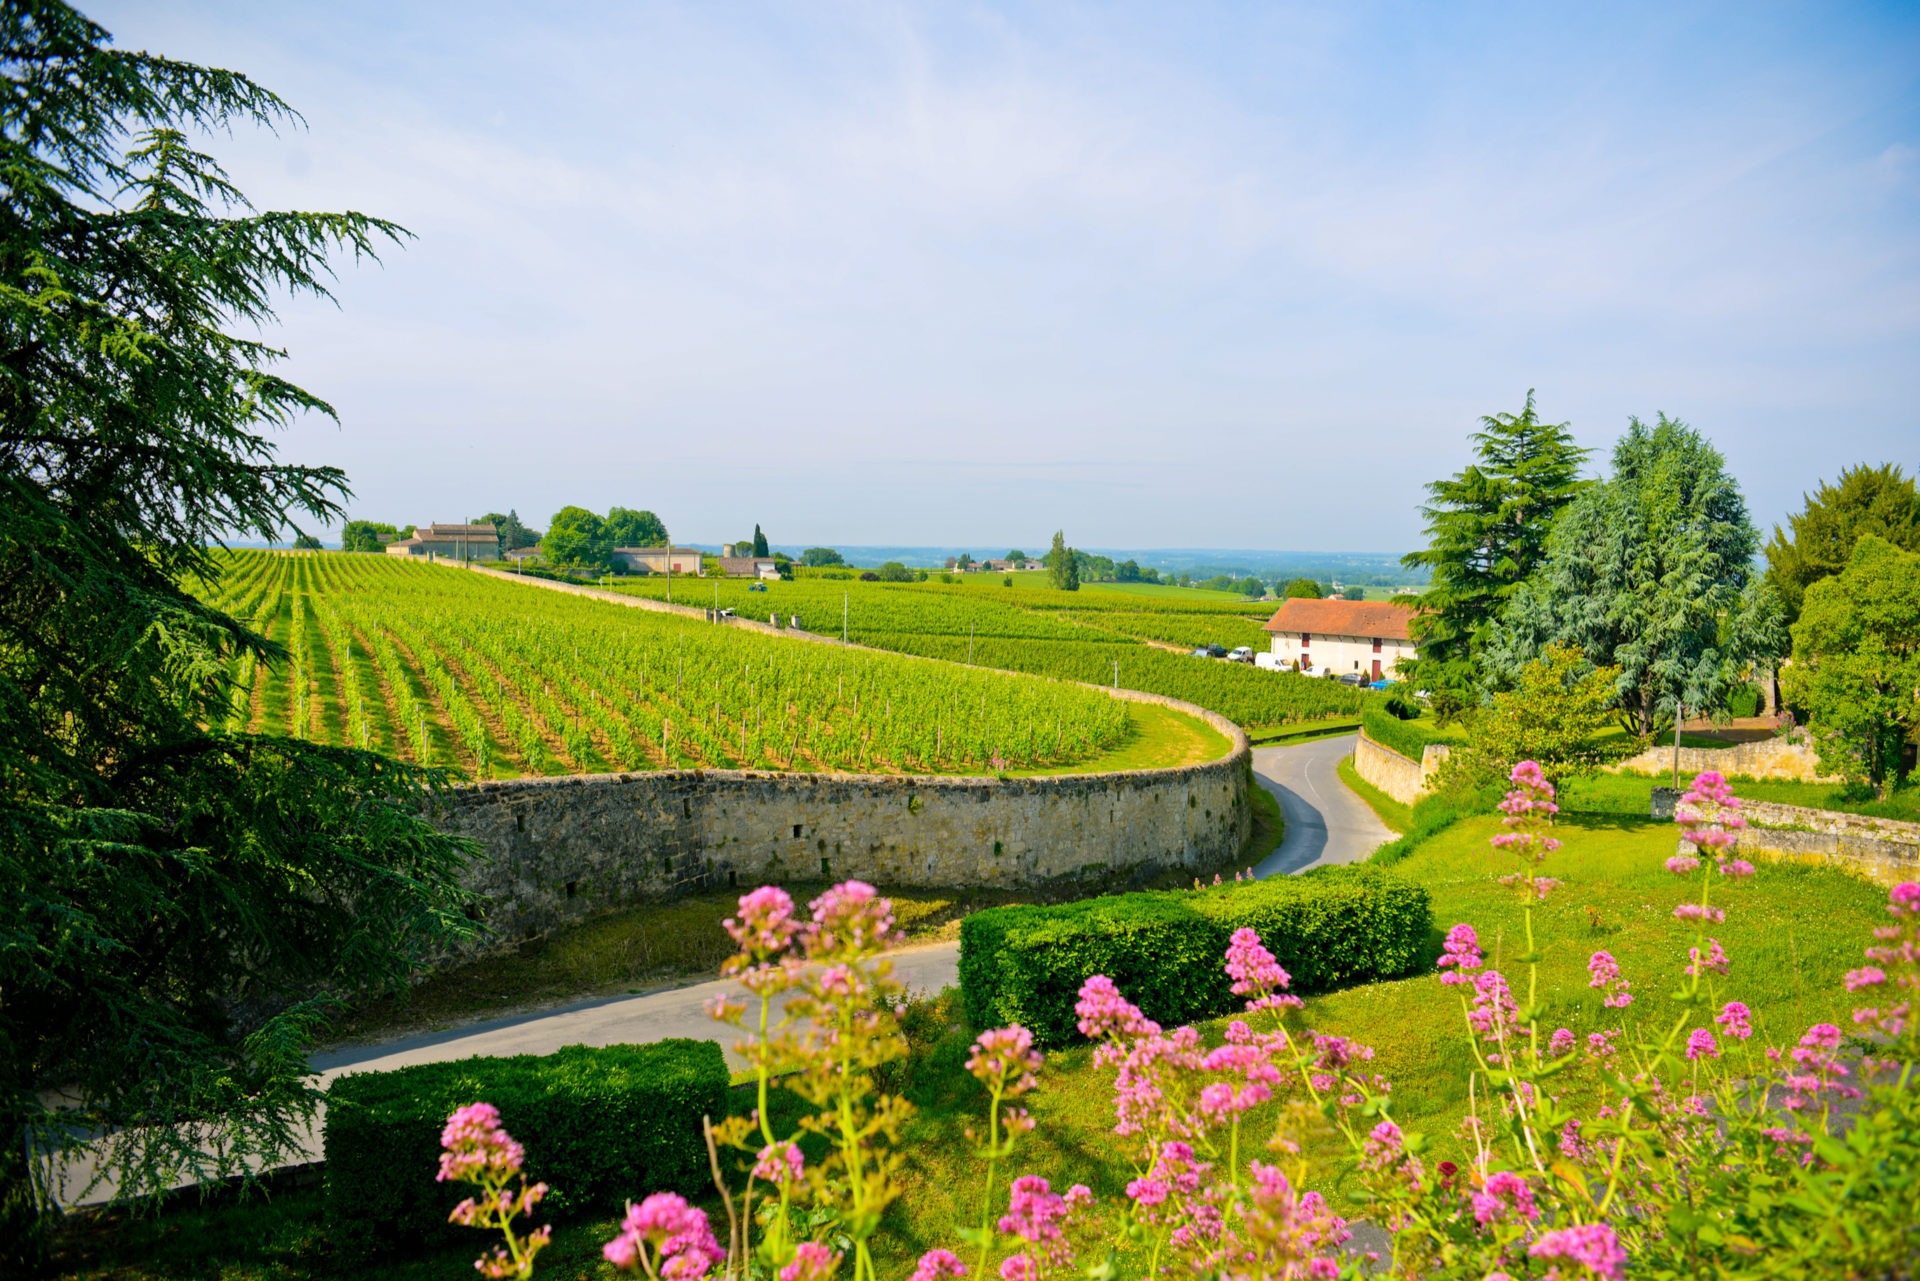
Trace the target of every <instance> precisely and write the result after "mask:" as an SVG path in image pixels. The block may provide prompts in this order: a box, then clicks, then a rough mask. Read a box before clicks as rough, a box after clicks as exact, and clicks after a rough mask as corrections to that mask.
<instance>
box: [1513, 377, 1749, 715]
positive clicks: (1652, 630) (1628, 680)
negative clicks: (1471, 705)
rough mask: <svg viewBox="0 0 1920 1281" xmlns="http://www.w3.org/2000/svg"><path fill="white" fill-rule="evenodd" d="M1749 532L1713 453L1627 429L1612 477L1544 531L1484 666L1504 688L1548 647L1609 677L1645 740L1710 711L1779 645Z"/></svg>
mask: <svg viewBox="0 0 1920 1281" xmlns="http://www.w3.org/2000/svg"><path fill="white" fill-rule="evenodd" d="M1759 541H1760V539H1759V534H1758V533H1757V532H1756V531H1755V530H1754V527H1753V522H1752V521H1751V520H1749V519H1748V517H1747V504H1746V500H1745V498H1743V497H1742V496H1741V494H1740V486H1739V484H1738V482H1736V481H1735V480H1734V478H1733V477H1732V476H1730V475H1728V474H1727V470H1726V463H1725V460H1723V459H1722V458H1721V457H1720V453H1719V451H1718V450H1716V449H1714V448H1713V446H1712V445H1710V444H1708V443H1707V441H1706V440H1705V439H1704V438H1702V437H1701V435H1700V434H1699V433H1698V432H1696V431H1694V430H1693V429H1692V428H1691V427H1688V426H1687V425H1686V424H1685V423H1683V422H1679V421H1676V420H1674V419H1670V418H1668V417H1667V416H1666V415H1665V414H1661V415H1660V416H1659V418H1658V419H1657V420H1656V421H1655V422H1654V424H1653V425H1652V426H1648V425H1647V424H1645V423H1642V422H1641V421H1640V420H1639V419H1637V418H1634V419H1629V420H1628V429H1627V434H1626V435H1625V436H1623V437H1621V439H1620V442H1619V444H1618V445H1617V446H1615V448H1614V451H1613V475H1612V476H1611V477H1610V478H1608V479H1607V480H1606V481H1603V482H1601V483H1599V484H1595V485H1589V486H1587V487H1586V488H1585V489H1584V490H1583V491H1582V492H1581V493H1580V494H1579V496H1578V497H1576V498H1575V499H1574V501H1573V502H1572V504H1571V505H1569V506H1568V507H1567V509H1566V510H1565V511H1564V512H1563V513H1562V514H1561V515H1560V518H1559V519H1558V520H1557V521H1555V523H1554V527H1553V532H1552V535H1551V536H1550V537H1549V538H1548V540H1547V559H1546V563H1545V564H1544V565H1542V566H1541V567H1540V570H1539V572H1538V573H1537V574H1536V575H1535V576H1534V578H1533V579H1531V580H1530V581H1528V582H1526V583H1525V584H1523V585H1522V586H1521V588H1520V590H1519V591H1518V592H1517V593H1516V594H1515V595H1514V597H1513V599H1512V600H1511V602H1510V603H1509V604H1508V606H1507V609H1506V611H1505V612H1504V613H1503V615H1502V616H1501V619H1500V622H1499V624H1498V626H1497V627H1496V628H1494V629H1492V631H1491V632H1490V634H1489V637H1488V640H1487V643H1486V645H1485V648H1484V654H1483V657H1484V660H1485V663H1486V666H1487V669H1488V674H1489V677H1490V679H1491V680H1492V681H1493V682H1494V683H1495V684H1502V685H1511V684H1512V683H1513V682H1515V681H1516V680H1518V678H1519V676H1520V673H1521V672H1522V671H1523V670H1524V669H1525V668H1526V667H1527V665H1528V664H1530V663H1532V662H1533V661H1534V660H1535V659H1536V658H1538V657H1540V656H1541V655H1542V654H1543V653H1544V652H1545V650H1546V648H1547V647H1548V646H1549V645H1563V646H1570V647H1573V648H1575V649H1578V650H1579V651H1580V652H1581V653H1582V654H1584V655H1585V657H1586V660H1587V661H1588V662H1589V663H1591V664H1593V665H1594V666H1596V667H1614V668H1618V669H1619V674H1618V676H1617V677H1616V678H1615V681H1614V687H1615V692H1616V696H1617V698H1618V705H1619V708H1620V710H1621V711H1622V712H1623V713H1625V715H1626V718H1627V723H1628V724H1629V726H1630V727H1631V728H1632V729H1634V730H1635V731H1637V732H1638V733H1640V734H1643V735H1644V734H1651V733H1653V732H1654V730H1655V729H1656V728H1657V727H1658V725H1659V723H1660V721H1661V719H1662V718H1663V717H1667V716H1670V715H1671V714H1672V713H1673V710H1674V708H1675V706H1676V705H1681V704H1683V705H1684V706H1686V707H1688V708H1696V709H1700V708H1709V707H1716V706H1718V705H1719V704H1720V701H1721V700H1722V699H1723V698H1724V697H1725V695H1726V693H1727V691H1728V689H1729V688H1731V686H1732V685H1733V684H1734V683H1735V682H1736V681H1737V680H1738V679H1739V678H1740V677H1741V676H1742V675H1743V674H1744V673H1745V671H1746V669H1747V668H1748V667H1749V666H1750V665H1751V664H1752V663H1753V662H1754V661H1756V660H1761V659H1767V658H1772V657H1776V656H1777V655H1778V654H1779V653H1780V651H1781V648H1782V646H1783V643H1784V639H1785V635H1784V631H1783V629H1782V626H1781V622H1780V610H1779V605H1778V603H1777V602H1776V601H1775V600H1774V598H1773V593H1772V592H1771V591H1769V590H1768V589H1767V588H1766V585H1765V584H1764V583H1763V582H1762V581H1761V580H1760V578H1759V577H1758V576H1757V575H1756V574H1754V573H1753V571H1752V561H1753V556H1754V552H1755V551H1756V550H1757V548H1758V546H1759Z"/></svg>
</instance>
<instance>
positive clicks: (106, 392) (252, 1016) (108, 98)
mask: <svg viewBox="0 0 1920 1281" xmlns="http://www.w3.org/2000/svg"><path fill="white" fill-rule="evenodd" d="M0 40H3V42H4V47H5V49H6V51H7V52H6V58H5V61H4V64H3V65H0V76H4V78H5V93H6V103H7V106H6V127H5V128H4V129H0V170H3V171H4V172H5V174H6V179H5V184H6V189H7V197H6V203H5V215H4V216H3V217H0V368H4V370H5V377H4V379H0V505H4V515H3V516H0V565H4V566H6V571H5V573H4V574H0V940H4V942H3V943H0V1274H6V1275H19V1274H21V1273H22V1272H25V1271H26V1270H28V1269H29V1268H31V1267H32V1266H34V1264H35V1259H36V1256H37V1255H38V1254H39V1252H40V1250H41V1248H42V1246H43V1245H44V1242H45V1239H46V1238H45V1228H46V1225H47V1223H48V1222H49V1219H48V1217H47V1216H48V1214H49V1212H50V1207H49V1206H48V1205H47V1202H46V1200H45V1196H46V1193H47V1188H48V1186H49V1185H48V1184H47V1182H46V1181H45V1179H46V1175H47V1168H46V1166H47V1163H49V1162H51V1161H52V1160H53V1159H55V1158H56V1157H57V1156H58V1155H59V1154H60V1153H62V1152H64V1151H66V1150H68V1149H69V1148H70V1147H71V1145H74V1144H76V1143H78V1142H80V1141H81V1140H82V1139H83V1138H84V1137H86V1136H99V1137H98V1139H97V1143H98V1145H99V1146H98V1147H97V1148H96V1149H95V1151H96V1153H97V1155H98V1156H99V1157H100V1159H101V1160H102V1161H103V1162H104V1172H105V1174H106V1177H108V1178H109V1179H110V1180H111V1181H112V1182H113V1183H114V1184H116V1185H117V1186H118V1188H119V1189H120V1190H121V1191H122V1192H124V1193H125V1194H128V1195H140V1194H147V1193H156V1192H158V1191H160V1190H161V1189H162V1188H164V1187H166V1186H167V1185H168V1184H169V1183H170V1182H172V1181H174V1180H176V1179H181V1180H188V1181H201V1180H205V1179H208V1178H212V1177H218V1176H221V1175H227V1174H244V1173H245V1171H246V1170H247V1169H248V1168H249V1162H269V1163H271V1162H273V1161H274V1160H275V1159H276V1158H279V1159H284V1158H285V1157H286V1156H288V1155H289V1154H291V1153H293V1152H295V1151H297V1150H298V1148H297V1146H296V1145H297V1143H298V1142H299V1140H300V1139H301V1137H303V1134H304V1128H305V1126H304V1122H305V1121H306V1120H307V1119H308V1118H310V1117H311V1115H312V1109H313V1106H314V1104H315V1102H316V1099H317V1094H316V1092H315V1091H314V1089H313V1087H312V1085H311V1082H310V1081H309V1079H308V1075H307V1060H306V1050H307V1047H308V1045H309V1043H310V1042H311V1040H312V1038H313V1036H314V1034H315V1032H316V1030H317V1029H318V1028H320V1027H321V1026H322V1025H323V1023H324V1021H325V1019H326V1017H327V1015H328V1013H329V1011H330V1010H331V1009H332V1008H334V1002H335V1000H336V998H337V996H338V995H340V994H350V993H353V992H356V991H359V990H362V989H364V988H366V987H367V986H368V985H370V984H376V983H397V982H398V981H400V980H401V979H402V978H403V977H404V976H405V975H406V973H407V972H408V971H409V969H410V967H411V966H412V965H413V964H415V963H416V962H417V961H418V960H420V959H421V958H423V957H424V956H426V955H429V954H431V953H433V952H435V951H437V950H440V949H444V948H446V947H448V946H451V945H452V944H454V943H455V942H456V941H457V940H458V939H460V938H461V937H464V936H465V935H467V934H469V933H470V932H471V927H470V926H469V925H468V924H467V923H466V921H465V918H464V915H463V909H464V907H465V906H466V899H465V897H464V895H463V894H462V893H461V892H460V891H459V890H458V889H457V882H458V878H459V875H460V872H461V868H462V866H463V865H464V863H465V860H466V859H467V857H469V850H470V847H468V846H466V845H464V844H463V843H460V842H457V841H454V840H452V839H450V838H447V837H444V836H442V835H440V834H438V833H436V832H435V831H434V830H433V829H432V827H431V826H429V825H428V824H427V823H426V822H425V821H424V820H423V819H422V817H421V813H422V811H423V809H424V808H425V802H426V801H427V800H428V799H429V797H430V787H431V785H432V784H433V783H434V782H435V781H436V777H437V776H434V775H431V774H428V773H426V772H423V771H419V770H415V769H412V768H410V767H408V766H404V765H401V764H399V763H397V762H394V761H390V760H386V759H383V758H381V757H379V756H376V755H372V754H370V753H364V752H357V751H349V750H345V749H339V748H330V747H321V746H318V745H315V744H311V743H306V742H301V741H299V740H295V739H290V738H282V737H269V736H254V735H247V734H237V733H229V732H227V731H225V730H223V729H219V728H209V727H218V726H221V725H223V724H224V723H225V721H226V719H227V713H228V710H229V703H230V700H231V698H232V695H233V691H232V688H231V686H230V684H229V682H228V677H227V673H228V671H229V670H230V668H231V665H232V664H233V662H234V661H235V660H236V658H237V657H238V656H239V655H241V654H244V653H251V654H253V655H254V656H255V657H256V659H258V660H259V661H262V662H269V663H271V662H279V661H284V659H285V652H284V650H282V649H281V648H280V647H279V646H278V645H276V644H274V643H272V642H270V641H268V640H266V639H265V638H263V637H261V636H259V635H257V634H255V633H253V632H251V631H249V630H248V629H247V627H246V626H245V625H244V624H243V623H241V622H239V621H237V620H235V619H232V618H229V617H226V616H225V615H223V614H221V613H219V612H218V611H216V610H214V609H212V608H209V607H208V606H206V605H205V604H203V603H201V602H200V601H199V600H197V599H196V598H195V597H193V596H191V595H189V594H188V593H187V592H186V591H184V590H183V588H182V584H183V582H186V581H189V580H197V581H200V582H206V581H210V580H217V579H218V577H219V574H220V566H221V561H220V559H219V558H218V556H217V555H216V554H215V552H214V551H210V550H209V549H210V548H215V549H217V548H218V547H219V545H220V540H221V539H222V538H223V537H226V536H228V535H229V534H230V533H232V534H239V535H243V536H244V535H252V536H255V537H259V538H262V539H267V540H273V539H277V538H279V537H282V536H284V534H285V532H286V531H287V529H288V525H289V519H288V516H289V513H299V514H301V515H302V516H303V517H309V518H312V519H313V520H315V521H318V522H320V523H331V522H332V521H333V520H334V519H336V518H338V517H340V516H342V515H343V514H344V509H343V502H344V500H345V499H346V497H347V496H348V491H347V488H346V485H345V478H344V476H343V475H342V474H341V473H340V472H339V471H338V470H336V469H333V468H327V467H305V466H294V465H289V464H285V463H281V462H279V461H278V460H277V459H276V458H275V447H274V445H273V443H272V441H271V440H270V439H269V438H268V437H267V436H266V435H264V434H263V432H265V431H266V430H268V429H271V428H274V427H279V426H283V425H285V424H286V423H288V422H290V421H291V420H292V419H294V418H295V417H297V416H298V415H300V414H302V413H306V412H317V413H321V414H326V415H329V416H331V415H332V410H331V408H330V407H329V406H328V405H327V404H326V402H325V401H323V400H321V399H319V398H318V397H316V396H315V395H313V394H312V393H310V392H308V391H305V390H303V389H301V388H300V387H297V386H295V385H293V384H292V383H290V382H288V381H286V380H285V379H283V378H281V377H280V376H279V375H278V374H277V373H276V372H275V370H274V365H275V362H277V361H278V360H279V359H280V358H281V353H280V352H279V351H278V350H276V349H275V348H274V347H272V346H271V345H270V344H269V343H267V342H266V341H264V340H263V339H262V338H261V337H260V332H261V330H262V328H264V327H266V326H268V325H270V324H271V322H272V320H273V306H272V304H273V300H274V299H275V297H276V296H278V295H279V294H280V293H281V292H283V291H284V292H289V293H292V294H297V295H307V296H313V297H320V298H326V297H329V296H330V295H329V293H328V283H329V281H330V279H331V273H330V270H329V265H328V259H329V257H330V255H332V254H333V253H336V252H345V253H349V254H352V255H354V256H355V257H356V258H358V257H370V256H373V255H374V253H375V251H376V250H377V249H378V248H380V247H382V245H383V244H384V243H388V242H398V241H399V240H400V238H402V237H403V236H404V235H405V233H404V232H403V231H402V230H401V229H400V228H399V227H396V226H394V225H393V224H391V223H387V222H383V221H381V220H379V219H376V218H371V217H368V216H366V215H363V214H357V213H339V214H333V213H280V212H264V213H261V212H255V211H253V210H252V209H251V208H250V207H248V206H247V205H246V203H245V201H244V199H243V198H242V196H241V193H240V192H239V191H238V190H236V189H235V188H234V187H233V186H232V185H230V183H229V182H228V180H227V179H226V177H225V175H224V174H223V173H222V171H221V170H220V168H219V166H218V165H217V164H216V163H215V162H214V161H213V159H212V158H211V157H209V156H207V155H205V154H202V153H200V152H198V151H196V150H194V149H193V147H192V146H190V145H189V142H188V133H189V131H192V132H195V133H205V134H212V135H216V136H217V135H219V134H220V133H222V132H223V131H225V130H226V129H228V128H230V127H231V126H232V125H234V124H241V125H245V124H252V123H261V124H267V125H275V124H282V123H287V122H292V121H297V119H298V117H297V116H295V115H294V114H293V112H292V111H291V109H290V108H289V107H287V105H286V104H285V103H283V102H282V101H281V100H280V99H279V98H277V97H275V96H274V95H273V94H271V93H269V92H268V91H266V90H265V89H262V88H261V87H259V86H258V85H256V84H254V83H253V82H252V81H250V80H248V79H247V78H245V77H244V76H241V75H238V74H235V73H233V72H228V71H217V70H212V69H208V68H204V67H197V66H192V65H189V64H185V63H179V62H173V61H170V60H167V59H164V58H159V57H155V56H152V55H149V54H144V53H134V52H126V51H122V50H119V49H116V48H114V47H113V46H112V44H111V41H110V37H109V36H108V33H107V32H106V31H104V30H103V29H101V28H100V27H98V26H96V25H95V24H93V23H92V22H89V21H88V20H87V19H85V18H83V17H81V16H80V15H79V14H77V13H75V12H74V11H73V10H72V9H70V8H68V7H66V6H65V5H62V4H58V3H51V2H45V0H43V2H40V3H33V2H23V3H17V4H10V5H7V6H5V8H4V9H0ZM211 1118H218V1119H219V1122H220V1124H219V1125H218V1126H210V1125H206V1124H203V1122H206V1121H208V1120H209V1119H211ZM36 1165H38V1166H39V1169H38V1171H37V1173H36V1170H35V1166H36ZM254 1168H258V1166H257V1165H256V1166H255V1167H254Z"/></svg>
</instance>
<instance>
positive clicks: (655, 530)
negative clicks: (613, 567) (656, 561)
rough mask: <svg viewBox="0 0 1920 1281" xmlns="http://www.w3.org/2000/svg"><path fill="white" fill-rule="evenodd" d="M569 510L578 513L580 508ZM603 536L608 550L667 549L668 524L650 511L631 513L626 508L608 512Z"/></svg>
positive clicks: (612, 509) (613, 509)
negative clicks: (635, 548)
mask: <svg viewBox="0 0 1920 1281" xmlns="http://www.w3.org/2000/svg"><path fill="white" fill-rule="evenodd" d="M569 510H572V511H578V510H579V508H570V509H569ZM601 536H602V537H603V538H605V539H606V544H607V550H608V551H612V550H613V549H614V548H615V547H665V546H666V545H667V526H666V522H665V521H663V520H661V519H660V518H659V517H658V516H656V515H654V514H653V513H652V512H649V511H630V510H628V509H627V508H625V507H614V508H611V509H609V510H608V512H607V519H606V522H605V525H604V528H603V530H602V534H601Z"/></svg>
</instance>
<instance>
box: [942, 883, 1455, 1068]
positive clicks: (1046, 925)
mask: <svg viewBox="0 0 1920 1281" xmlns="http://www.w3.org/2000/svg"><path fill="white" fill-rule="evenodd" d="M1431 917H1432V913H1431V909H1430V907H1429V903H1428V898H1427V892H1426V891H1425V890H1424V889H1421V888H1420V887H1418V886H1415V885H1412V884H1410V883H1408V882H1405V881H1402V880H1400V879H1399V878H1398V877H1395V876H1392V875H1390V874H1387V873H1382V872H1378V871H1375V870H1373V869H1362V868H1327V869H1324V870H1321V871H1316V872H1312V873H1309V874H1307V875H1305V876H1297V877H1278V878H1275V879H1272V880H1267V881H1255V882H1248V883H1239V884H1233V885H1223V886H1216V887H1213V888H1209V889H1202V890H1194V891H1175V892H1159V893H1141V894H1123V895H1118V896H1115V897H1109V898H1099V899H1088V900H1083V901H1081V902H1078V903H1066V904H1061V905H1059V906H1053V907H1039V906H1015V907H999V908H991V909H989V910H987V911H984V912H976V913H974V914H973V915H972V916H969V917H967V918H966V920H965V921H963V922H962V923H961V926H960V991H961V997H962V999H963V1000H964V1002H965V1003H966V1010H967V1017H968V1019H969V1021H970V1022H971V1023H972V1024H973V1025H974V1026H975V1027H992V1026H995V1025H997V1024H1003V1023H1019V1024H1022V1025H1023V1026H1025V1027H1026V1028H1028V1029H1029V1030H1031V1031H1032V1033H1033V1035H1034V1039H1035V1041H1036V1042H1038V1043H1040V1044H1043V1045H1060V1044H1064V1043H1066V1042H1068V1041H1072V1040H1074V1039H1076V1037H1077V1036H1078V1029H1077V1026H1076V1018H1075V1015H1074V1012H1073V1006H1074V1001H1075V998H1076V994H1077V993H1078V991H1079V988H1080V985H1081V983H1082V982H1084V981H1085V980H1086V978H1087V976H1088V975H1091V974H1104V975H1106V976H1107V977H1108V978H1110V979H1112V980H1113V981H1114V983H1115V984H1117V985H1118V986H1119V988H1120V990H1121V991H1123V992H1125V993H1127V994H1128V995H1129V997H1131V998H1133V999H1134V1000H1136V1001H1137V1003H1138V1004H1139V1006H1140V1008H1141V1009H1143V1010H1145V1011H1146V1013H1147V1016H1148V1017H1149V1018H1151V1019H1154V1020H1156V1021H1157V1022H1159V1023H1161V1024H1163V1025H1166V1026H1173V1025H1174V1024H1177V1023H1185V1022H1190V1021H1192V1020H1194V1019H1201V1018H1207V1017H1209V1016H1211V1015H1215V1014H1221V1013H1224V1012H1226V1011H1227V1010H1230V1009H1232V1008H1234V998H1233V995H1232V993H1231V992H1230V991H1229V986H1230V985H1229V980H1228V979H1227V976H1226V972H1225V971H1224V970H1223V969H1222V968H1221V966H1220V961H1219V958H1220V956H1221V954H1222V953H1223V952H1224V951H1225V949H1226V946H1227V940H1228V939H1229V938H1230V937H1231V936H1232V934H1233V932H1234V931H1235V930H1236V929H1239V928H1241V927H1243V926H1245V927H1251V928H1253V929H1255V930H1257V931H1258V932H1259V933H1260V936H1261V938H1263V939H1265V940H1266V942H1267V945H1268V947H1269V948H1270V949H1271V950H1272V951H1273V954H1274V956H1275V957H1277V958H1278V959H1279V961H1280V964H1281V965H1283V966H1285V967H1286V969H1287V970H1288V971H1289V972H1290V973H1291V974H1292V975H1293V985H1294V990H1296V991H1314V990H1318V989H1324V988H1328V987H1332V986H1335V985H1337V984H1341V983H1350V982H1353V981H1356V980H1360V979H1373V978H1391V977H1396V976H1398V975H1401V974H1405V973H1407V972H1409V971H1410V970H1411V969H1412V968H1413V967H1414V966H1415V965H1417V964H1418V963H1419V958H1420V954H1421V949H1422V948H1423V946H1424V945H1425V943H1426V941H1427V934H1428V930H1429V927H1430V925H1431V923H1432V922H1431Z"/></svg>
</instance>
